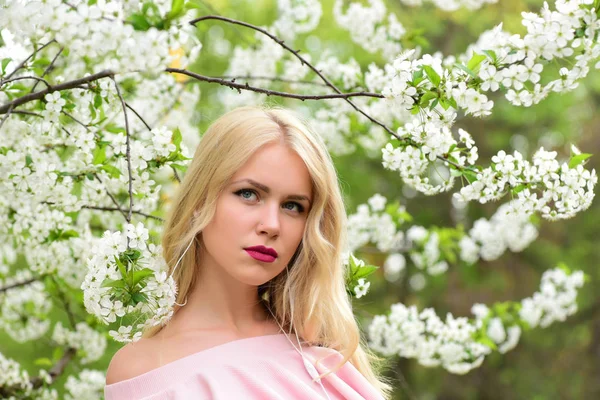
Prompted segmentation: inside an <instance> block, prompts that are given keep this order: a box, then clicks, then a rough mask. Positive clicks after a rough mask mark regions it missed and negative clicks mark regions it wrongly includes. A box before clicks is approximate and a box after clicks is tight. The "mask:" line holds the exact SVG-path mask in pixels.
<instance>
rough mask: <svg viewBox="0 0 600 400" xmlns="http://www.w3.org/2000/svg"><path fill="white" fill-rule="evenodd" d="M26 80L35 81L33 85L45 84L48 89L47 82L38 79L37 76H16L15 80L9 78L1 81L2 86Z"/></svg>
mask: <svg viewBox="0 0 600 400" xmlns="http://www.w3.org/2000/svg"><path fill="white" fill-rule="evenodd" d="M26 79H32V80H35V81H37V82H36V83H35V84H36V85H37V84H38V83H39V82H44V84H46V86H47V87H50V84H49V83H48V81H46V80H45V79H42V78H38V77H37V76H17V77H16V78H10V79H6V80H4V81H2V85H6V84H7V83H10V82H15V81H23V80H26ZM34 87H35V86H34Z"/></svg>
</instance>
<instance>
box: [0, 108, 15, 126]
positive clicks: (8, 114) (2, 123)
mask: <svg viewBox="0 0 600 400" xmlns="http://www.w3.org/2000/svg"><path fill="white" fill-rule="evenodd" d="M12 110H13V107H12V106H10V108H9V109H8V112H7V113H6V115H4V118H2V121H0V129H2V125H4V122H5V121H6V120H7V119H8V117H9V116H10V113H11V112H12Z"/></svg>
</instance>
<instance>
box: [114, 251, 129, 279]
mask: <svg viewBox="0 0 600 400" xmlns="http://www.w3.org/2000/svg"><path fill="white" fill-rule="evenodd" d="M114 257H115V263H117V268H119V271H120V272H121V276H122V277H123V279H125V278H127V269H126V268H125V265H123V263H122V262H121V260H119V258H118V257H117V256H114Z"/></svg>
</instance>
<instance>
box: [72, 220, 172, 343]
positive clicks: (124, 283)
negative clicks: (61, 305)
mask: <svg viewBox="0 0 600 400" xmlns="http://www.w3.org/2000/svg"><path fill="white" fill-rule="evenodd" d="M125 228H126V229H125V232H124V233H123V232H119V231H117V232H111V231H106V232H105V233H104V235H103V237H102V240H101V241H99V242H98V243H97V248H95V249H94V250H93V251H92V256H91V257H90V258H89V259H88V262H87V268H88V273H87V275H86V276H85V279H84V281H83V283H82V284H81V289H82V290H83V293H84V299H83V301H84V305H85V307H86V310H87V311H88V312H89V313H90V314H92V315H94V316H96V317H97V318H98V319H99V320H100V321H102V322H103V323H105V324H107V325H109V324H111V323H114V322H116V320H117V318H120V323H119V325H120V327H119V330H118V331H114V330H111V331H110V332H109V334H110V335H111V336H112V337H113V338H114V339H115V340H117V341H122V342H127V341H137V340H139V338H140V337H141V334H142V330H143V329H144V328H148V327H151V326H156V325H159V324H164V323H166V322H167V321H168V320H169V319H170V318H171V316H172V315H173V308H172V307H173V305H174V303H175V295H176V291H177V288H176V285H175V281H174V280H173V278H172V277H171V276H167V273H166V269H167V268H166V264H165V261H164V259H163V258H162V254H161V248H160V246H155V245H154V244H152V243H149V244H148V239H149V236H148V230H147V229H146V228H145V227H144V225H143V224H142V223H141V222H140V223H138V224H137V225H135V226H134V225H132V224H127V225H126V226H125ZM123 319H125V320H126V321H128V320H132V321H141V322H140V323H138V324H136V325H135V326H134V325H127V324H124V323H123Z"/></svg>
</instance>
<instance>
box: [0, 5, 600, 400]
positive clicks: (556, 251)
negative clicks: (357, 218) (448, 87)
mask: <svg viewBox="0 0 600 400" xmlns="http://www.w3.org/2000/svg"><path fill="white" fill-rule="evenodd" d="M199 3H200V2H199ZM364 3H366V1H365V2H364ZM200 4H202V5H204V6H205V10H203V12H205V13H206V14H209V13H218V14H220V15H224V16H228V17H231V18H237V19H242V20H244V21H247V22H250V23H253V24H256V25H262V26H266V25H269V24H270V23H271V22H272V21H273V20H274V19H275V17H276V15H277V6H276V4H275V2H273V1H266V0H264V1H242V0H237V1H210V2H208V1H207V2H203V3H200ZM542 4H543V2H542V1H538V0H535V1H533V0H530V1H520V0H502V1H500V2H499V3H498V4H492V5H485V6H484V7H482V8H481V9H479V10H475V11H469V10H465V9H461V10H459V11H457V12H452V13H448V12H444V11H442V10H439V9H438V8H435V7H434V6H432V5H431V4H425V5H423V6H420V7H414V8H412V7H408V6H405V5H403V4H402V3H400V2H399V1H387V2H386V5H387V7H388V11H389V12H394V13H396V15H397V16H398V19H399V21H400V22H401V23H402V24H403V25H404V26H405V28H406V29H407V31H409V32H417V33H418V34H419V35H420V36H421V37H422V38H423V39H425V41H423V40H420V43H425V44H426V46H425V47H424V49H423V52H424V53H434V52H436V51H438V50H439V51H442V52H443V54H444V55H451V54H455V55H458V54H460V53H462V52H464V51H465V49H466V48H467V46H468V45H469V44H470V43H474V42H475V41H476V40H477V38H478V37H479V35H480V34H481V33H482V32H484V31H485V30H488V29H491V28H493V27H494V26H496V25H497V24H499V23H501V22H502V23H503V27H504V29H505V30H507V31H509V32H513V33H520V34H524V33H525V30H524V27H523V26H522V25H521V23H520V21H521V12H523V11H533V12H539V10H540V8H541V7H542ZM551 6H552V3H551ZM332 8H333V1H332V0H327V1H324V2H323V16H322V18H321V23H320V25H319V27H318V28H317V29H316V30H315V31H313V32H311V33H309V34H306V35H300V37H299V38H298V39H297V40H296V42H295V43H294V46H295V48H299V49H302V50H303V52H305V53H312V54H311V55H312V59H313V60H315V59H318V58H319V53H320V52H321V51H322V50H323V49H325V48H329V49H331V50H332V51H333V53H334V54H335V55H336V56H338V57H339V58H340V60H341V61H346V60H348V59H349V58H350V57H353V58H355V59H356V60H357V61H358V62H359V63H360V64H361V66H362V67H363V70H366V68H367V66H368V64H370V63H371V62H373V61H374V62H377V63H378V64H379V65H382V61H383V60H381V59H378V58H377V57H376V56H373V55H370V54H368V53H367V52H365V51H364V50H362V49H360V48H359V47H358V46H357V45H355V44H354V43H353V42H352V41H351V39H350V37H349V34H348V33H347V32H346V31H345V30H343V29H341V28H340V27H339V26H337V25H336V23H335V21H334V18H333V16H332ZM211 10H212V11H211ZM213 26H219V27H220V29H222V33H223V36H224V37H225V38H226V39H228V40H229V41H230V42H231V43H232V44H233V45H237V44H239V43H252V42H253V41H254V33H253V32H252V31H249V30H245V29H244V28H241V27H237V28H236V27H233V26H231V25H226V24H222V23H219V22H216V21H209V22H205V23H203V24H201V25H200V26H199V28H198V33H199V35H200V39H201V41H202V42H203V44H204V47H203V49H202V51H201V53H200V57H199V59H198V61H197V62H196V63H195V64H194V65H193V67H191V68H190V69H191V70H193V71H197V72H200V73H202V74H204V75H210V76H220V75H223V73H224V71H225V69H226V67H227V62H228V60H227V59H224V58H221V57H217V56H216V55H215V49H214V46H211V42H210V41H209V40H208V36H209V33H208V32H209V30H210V29H211V27H213ZM217 29H218V28H217ZM315 38H318V43H319V44H320V46H317V47H315V46H314V43H315ZM307 42H312V43H313V45H312V46H307V45H306V43H307ZM310 47H312V48H313V50H312V51H311V50H310V49H309V48H310ZM318 47H320V50H319V49H318ZM194 84H198V85H200V87H201V101H200V103H199V105H198V109H197V115H195V116H194V118H195V120H196V123H197V125H198V127H199V132H202V131H204V129H205V128H206V127H207V126H208V125H209V124H210V123H211V122H212V121H213V120H214V119H215V118H216V117H218V116H219V115H220V114H221V113H222V108H221V107H220V105H219V103H218V102H216V101H215V98H214V97H215V96H214V95H215V91H216V90H217V86H216V85H214V84H208V83H194ZM489 96H490V98H491V99H492V100H494V102H495V108H494V110H493V111H494V112H493V115H492V116H490V117H487V118H483V119H478V118H471V117H467V118H462V119H461V120H460V121H459V122H458V125H459V126H460V127H462V128H463V129H466V130H467V131H468V132H470V133H471V134H472V135H473V137H474V139H475V141H476V143H477V146H478V147H479V153H480V159H479V163H481V164H484V165H485V164H488V163H489V159H490V157H491V156H492V155H494V154H495V153H496V152H497V151H499V150H501V149H504V150H506V151H507V152H512V150H513V149H515V148H519V150H520V151H523V148H524V146H525V148H527V149H528V152H526V154H525V155H526V156H527V157H531V155H532V154H533V152H535V151H536V150H537V149H538V148H539V147H541V146H544V147H545V149H546V150H556V151H558V152H559V156H561V157H563V158H567V157H568V155H569V147H570V144H571V143H574V144H576V145H577V146H578V147H579V148H580V149H581V151H582V152H585V153H592V154H595V155H594V156H593V157H592V158H591V159H590V162H589V163H588V164H587V168H596V169H597V168H598V166H599V164H598V163H599V155H598V154H600V139H599V138H600V132H599V131H600V115H598V113H597V112H596V111H597V110H598V106H599V103H600V73H599V71H597V70H594V69H592V70H591V72H590V76H588V78H587V79H586V80H584V81H583V82H581V84H580V85H579V87H578V88H577V89H576V90H575V91H573V92H571V93H568V94H564V95H558V94H552V95H550V96H549V97H548V98H547V99H546V100H544V101H543V102H542V103H541V104H538V105H537V106H534V107H530V108H517V107H514V106H511V105H510V104H509V103H508V102H507V101H506V100H505V99H504V97H503V95H502V94H499V93H498V92H496V93H491V94H489ZM270 102H272V103H279V104H282V105H285V106H288V107H292V108H294V107H299V106H302V107H307V106H309V107H310V104H306V103H303V102H300V101H296V100H282V99H274V98H270ZM334 159H335V163H336V166H337V169H338V172H339V175H340V181H341V183H342V189H343V191H344V194H345V196H346V203H347V206H348V207H347V211H348V213H353V212H355V210H356V206H357V205H359V204H361V203H365V202H366V200H367V199H368V198H369V197H371V196H372V195H373V194H374V193H381V194H382V195H384V196H386V197H387V198H388V199H389V200H391V201H393V200H399V201H400V202H401V203H402V204H404V205H405V206H406V208H407V210H408V211H409V212H410V213H411V214H412V215H413V217H414V222H415V223H416V224H418V225H422V226H425V227H431V226H440V227H441V226H453V225H455V221H454V220H453V215H452V207H451V203H450V194H444V195H440V196H435V197H426V196H424V195H420V194H418V195H414V193H412V192H411V191H409V190H408V191H407V190H406V188H404V187H403V184H402V182H401V181H400V179H399V178H398V176H397V174H396V173H394V172H391V171H386V170H384V169H383V168H382V167H381V160H380V158H376V159H370V158H368V157H366V156H364V154H362V153H356V154H353V155H348V156H343V157H334ZM503 201H505V200H503ZM499 204H500V203H491V204H486V205H479V204H471V205H470V206H469V208H468V211H467V223H466V228H467V229H469V228H470V227H471V225H470V224H472V222H473V221H475V220H476V219H477V218H480V217H486V218H489V217H491V216H492V214H493V213H494V211H495V210H496V209H497V207H498V206H499ZM599 222H600V206H599V205H598V202H597V201H596V202H595V203H594V204H593V205H592V207H591V208H590V209H588V210H587V211H585V212H583V213H581V214H580V215H577V216H576V217H575V218H573V219H570V220H567V221H559V222H549V221H542V222H541V224H540V226H539V230H540V235H539V238H538V239H537V240H536V241H535V242H534V243H533V244H532V245H531V246H530V247H528V248H527V249H525V250H524V251H523V252H521V253H510V252H507V253H505V254H504V255H503V256H502V257H501V258H500V259H499V260H497V261H494V262H479V263H478V264H477V265H475V266H472V267H464V266H458V265H457V266H451V268H450V270H449V271H448V272H447V273H446V274H443V275H442V276H438V277H435V278H433V279H432V278H430V279H429V282H428V284H427V286H426V287H425V288H424V289H423V290H421V291H419V292H417V293H415V292H412V291H411V289H410V285H407V284H406V282H405V280H404V279H402V280H400V281H397V282H394V283H390V282H388V281H386V280H385V279H384V277H383V271H382V270H379V271H377V273H376V274H374V275H372V276H371V277H370V278H371V281H372V284H371V288H370V291H369V293H368V295H367V296H365V297H363V298H361V299H358V300H354V304H355V306H354V307H355V309H356V311H357V318H358V319H359V322H361V325H362V327H363V328H366V327H367V323H368V321H369V317H370V316H372V315H376V314H384V313H386V312H387V311H388V310H389V308H390V306H391V305H392V304H394V303H396V302H404V303H405V304H417V305H418V306H419V307H420V308H424V307H434V308H435V309H436V310H437V312H438V315H440V316H444V315H445V314H446V312H452V313H453V314H454V315H455V316H470V308H471V306H472V305H473V304H474V303H486V304H491V303H494V302H497V301H505V300H519V299H522V298H524V297H528V296H530V295H531V294H532V293H533V292H534V291H536V290H537V288H538V286H539V282H540V277H541V275H542V273H543V271H545V270H547V269H550V268H553V267H555V266H556V264H557V263H558V262H561V261H564V262H566V263H567V264H568V265H569V266H570V267H571V268H572V269H581V270H583V271H584V272H585V273H587V274H588V275H589V276H590V278H591V280H590V282H589V283H587V284H586V286H585V287H584V289H583V290H582V291H581V294H580V297H579V301H578V303H579V307H580V310H579V311H578V313H577V314H575V315H574V316H572V317H570V318H569V319H568V320H567V321H566V322H564V323H556V324H554V325H552V326H550V327H549V328H546V329H535V330H533V331H529V332H524V333H523V335H522V337H521V341H520V343H519V344H518V346H517V347H516V348H515V349H514V350H512V351H510V352H509V353H507V354H504V355H500V354H497V353H494V354H492V355H490V356H489V357H488V358H487V359H486V360H485V361H484V363H483V365H482V366H481V367H480V368H477V369H475V370H474V371H472V372H470V373H468V374H466V375H464V376H457V375H453V374H450V373H448V372H446V371H445V370H443V369H441V368H425V367H423V366H420V365H419V364H418V363H416V362H415V361H413V360H406V359H398V358H394V359H392V360H391V363H390V365H389V367H388V369H387V370H386V372H385V374H386V375H388V376H390V377H392V378H393V379H394V382H395V387H396V389H395V398H397V399H423V400H429V399H442V400H444V399H535V400H546V399H596V398H600V296H598V295H597V292H598V289H597V288H598V281H599V279H600V273H599V272H598V269H597V268H596V262H597V260H598V259H600V246H599V244H598V243H597V240H598V238H599V234H600V229H599V227H598V224H599ZM359 255H360V256H361V257H363V258H366V259H369V260H370V261H371V262H372V263H375V264H377V265H382V263H383V261H384V260H385V255H383V254H374V253H364V254H359ZM411 267H412V266H411V265H410V262H408V265H407V268H408V270H409V271H410V269H411ZM403 276H404V277H406V274H404V275H403ZM55 300H56V307H55V309H54V314H53V315H54V317H55V318H56V320H62V321H63V324H64V325H65V326H66V325H67V316H66V313H65V312H64V311H63V307H62V305H61V302H60V300H59V299H58V297H55ZM51 332H52V331H50V332H49V333H48V335H47V338H43V339H41V340H38V341H35V342H30V343H27V344H26V345H20V344H18V343H15V342H13V341H12V340H11V339H10V338H8V337H7V336H6V335H5V334H4V333H2V332H0V352H2V353H3V354H4V355H5V356H7V357H9V358H13V359H15V360H18V361H19V362H21V363H22V364H23V366H24V367H26V368H27V369H28V370H29V371H30V373H31V374H32V375H37V371H38V369H39V368H40V367H39V366H36V365H34V362H33V361H34V360H35V359H37V358H40V357H51V353H52V348H51V347H50V346H49V343H50V342H49V336H50V335H51ZM120 346H121V344H119V343H115V342H112V341H109V347H108V349H107V352H106V355H105V357H104V358H103V359H101V360H100V361H98V362H96V363H93V364H90V365H87V366H86V368H92V369H100V370H106V368H107V366H108V362H109V360H110V358H111V357H112V355H113V354H114V352H115V351H116V350H117V349H118V348H119V347H120ZM74 368H76V367H75V366H73V365H70V366H69V367H67V370H66V374H64V375H63V376H62V377H61V378H60V379H59V381H58V387H62V384H63V383H64V381H65V377H66V376H67V374H70V373H73V372H75V370H74ZM77 369H80V367H77Z"/></svg>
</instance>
